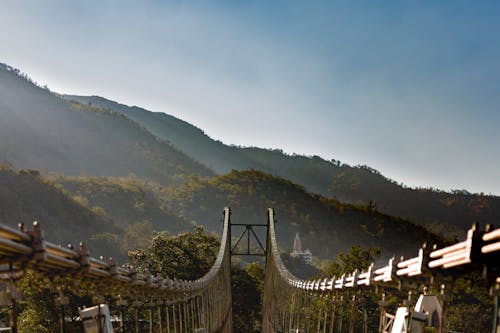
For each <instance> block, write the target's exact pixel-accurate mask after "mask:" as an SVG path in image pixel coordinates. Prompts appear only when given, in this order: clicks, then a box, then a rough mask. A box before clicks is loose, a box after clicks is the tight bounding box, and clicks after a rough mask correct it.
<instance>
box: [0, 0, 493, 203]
mask: <svg viewBox="0 0 500 333" xmlns="http://www.w3.org/2000/svg"><path fill="white" fill-rule="evenodd" d="M0 31H1V33H0V62H5V63H7V64H9V65H12V66H14V67H17V68H20V69H21V70H22V71H24V72H26V73H28V74H29V75H30V76H31V77H32V78H33V79H34V80H35V81H37V82H38V83H40V84H47V85H48V86H49V88H50V89H51V90H53V91H56V92H60V93H72V94H93V95H100V96H103V97H107V98H110V99H113V100H116V101H119V102H122V103H125V104H129V105H138V106H142V107H145V108H147V109H150V110H152V111H163V112H166V113H169V114H172V115H175V116H177V117H179V118H181V119H184V120H186V121H189V122H191V123H192V124H194V125H196V126H198V127H200V128H201V129H203V130H204V131H205V132H206V133H207V134H208V135H210V136H211V137H213V138H215V139H219V140H221V141H223V142H225V143H228V144H238V145H245V146H248V145H252V146H260V147H269V148H282V149H283V150H284V151H286V152H289V153H293V152H296V153H304V154H307V155H313V154H317V155H320V156H322V157H324V158H326V159H332V158H333V159H338V160H341V161H342V162H345V163H349V164H353V165H356V164H367V165H369V166H371V167H373V168H375V169H377V170H379V171H381V172H382V173H383V174H384V175H386V176H387V177H389V178H392V179H394V180H397V181H398V182H404V183H405V184H407V185H411V186H424V187H427V186H433V187H437V188H442V189H445V190H450V189H462V188H465V189H468V190H470V191H473V192H485V193H494V194H500V109H499V106H500V64H499V62H500V2H499V1H458V0H449V1H446V0H442V1H441V0H440V1H435V0H428V1H425V0H419V1H373V0H367V1H356V0H349V1H347V0H346V1H303V0H301V1H218V2H216V1H192V2H191V1H127V0H117V1H103V0H99V1H95V0H85V1H83V0H82V1H67V0H65V1H63V0H61V1H54V0H44V1H41V0H32V1H24V0H4V1H2V2H1V3H0Z"/></svg>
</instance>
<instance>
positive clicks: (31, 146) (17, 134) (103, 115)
mask: <svg viewBox="0 0 500 333" xmlns="http://www.w3.org/2000/svg"><path fill="white" fill-rule="evenodd" d="M0 101H1V102H2V107H1V108H0V118H1V119H2V121H0V162H4V161H8V162H9V163H11V165H12V166H13V167H15V168H30V169H37V170H42V171H43V173H46V172H56V173H59V174H65V175H94V176H127V175H129V174H135V175H137V177H140V178H147V179H153V180H155V181H157V182H159V183H162V184H179V183H182V182H183V181H184V180H185V179H186V178H187V177H188V176H189V175H191V174H198V175H201V176H211V175H213V173H212V171H210V170H209V169H208V168H207V167H205V166H203V165H201V164H199V163H197V162H195V161H194V160H193V159H191V158H189V157H188V156H186V155H185V154H184V153H182V152H181V151H179V150H177V149H175V148H174V147H173V146H172V145H170V144H169V143H167V142H165V141H162V140H159V139H158V138H156V137H155V136H153V135H152V134H151V133H150V132H148V131H147V130H146V129H144V128H141V127H140V126H139V125H138V124H137V123H135V122H134V121H132V120H130V119H128V118H126V117H124V116H123V115H120V114H118V113H117V112H114V111H111V110H104V109H98V108H94V107H92V106H89V105H83V104H79V103H75V102H68V101H66V100H64V99H62V98H60V96H59V95H56V94H54V93H52V92H50V91H48V90H45V89H42V88H40V87H38V86H36V85H35V84H33V83H32V82H31V81H29V80H27V79H26V78H24V77H21V76H19V75H18V73H16V72H15V71H7V70H1V69H0Z"/></svg>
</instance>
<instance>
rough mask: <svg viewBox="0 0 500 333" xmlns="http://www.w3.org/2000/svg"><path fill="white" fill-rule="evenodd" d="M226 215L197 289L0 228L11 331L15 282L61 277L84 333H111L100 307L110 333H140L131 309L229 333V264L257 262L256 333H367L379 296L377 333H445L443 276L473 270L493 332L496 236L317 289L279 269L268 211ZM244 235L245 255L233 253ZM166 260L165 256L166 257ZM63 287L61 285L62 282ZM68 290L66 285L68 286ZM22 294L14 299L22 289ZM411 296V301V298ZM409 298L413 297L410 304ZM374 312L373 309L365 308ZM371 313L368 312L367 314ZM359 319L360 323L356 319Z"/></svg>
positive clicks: (498, 278) (181, 332) (423, 253)
mask: <svg viewBox="0 0 500 333" xmlns="http://www.w3.org/2000/svg"><path fill="white" fill-rule="evenodd" d="M230 216H231V214H230V210H229V209H228V208H225V209H224V211H223V217H224V218H223V222H224V223H223V230H222V236H221V243H220V249H219V252H218V255H217V258H216V260H215V263H214V264H213V266H212V267H211V269H210V271H209V272H208V273H207V274H205V275H204V276H202V277H200V278H199V279H197V280H192V281H184V280H177V279H169V278H168V277H161V276H152V275H150V274H144V273H140V272H138V271H137V270H136V269H135V268H134V267H131V266H120V265H118V264H117V263H116V262H115V261H114V260H112V259H110V260H105V259H104V258H102V257H101V258H94V257H91V256H90V254H89V251H88V250H87V248H86V246H85V244H83V243H81V244H80V246H79V247H78V248H74V247H72V246H69V247H68V248H63V247H61V246H58V245H55V244H53V243H50V242H48V241H46V240H45V237H44V233H43V231H42V228H41V225H40V224H38V223H36V222H35V223H34V224H33V227H32V229H30V230H27V229H26V228H25V227H24V226H23V225H20V226H19V228H18V229H14V228H11V227H8V226H5V225H0V279H1V280H3V281H4V283H5V285H6V286H7V287H6V288H5V290H4V291H3V292H2V293H1V294H0V302H1V303H2V304H3V305H4V306H8V307H9V309H10V310H9V311H10V328H9V330H10V331H11V332H14V333H17V331H18V328H17V325H18V323H17V321H18V318H17V311H18V310H17V308H18V307H17V303H18V300H19V298H20V295H22V289H21V288H20V287H19V286H18V283H17V281H18V279H19V278H20V277H21V276H22V275H23V274H26V273H27V272H31V273H34V274H37V275H40V276H46V277H49V278H51V279H57V278H63V279H64V280H61V281H66V282H65V283H68V281H70V282H71V283H72V285H71V286H70V287H71V288H74V289H78V290H80V291H88V292H89V294H91V295H92V296H97V297H94V300H95V306H93V307H89V308H87V309H82V310H81V312H80V313H81V321H82V329H81V331H83V332H86V333H87V332H96V333H108V332H112V331H113V328H112V326H111V323H110V317H111V314H110V310H109V308H108V306H107V305H106V302H108V303H109V302H110V300H113V301H115V302H116V304H118V305H119V307H118V308H119V316H118V317H119V318H120V325H119V327H118V328H115V332H116V331H118V332H135V333H139V332H142V331H141V329H142V328H141V327H140V325H139V322H140V318H139V316H140V315H139V308H140V307H142V308H143V309H144V308H146V309H148V310H147V312H148V318H147V320H146V322H147V326H148V327H147V329H146V331H147V332H150V333H153V332H155V333H164V332H167V333H188V332H193V333H202V332H204V333H215V332H220V333H231V332H232V299H231V270H230V265H231V256H232V255H252V254H261V255H264V256H265V261H266V262H265V279H264V296H263V297H264V301H263V311H262V332H263V333H274V332H286V333H306V332H307V333H309V332H315V333H326V332H328V333H334V332H336V333H339V332H349V333H354V332H363V333H368V332H375V330H370V328H369V327H368V325H367V316H368V315H367V309H364V311H361V312H360V311H359V309H360V307H363V306H365V305H363V304H362V302H361V300H362V299H363V297H364V294H366V293H368V292H374V291H375V294H376V295H379V296H380V300H379V301H378V304H375V305H374V306H375V307H376V308H377V309H376V311H377V312H378V317H379V318H378V323H379V324H378V328H377V331H378V332H380V333H386V332H387V333H404V332H413V333H420V332H439V333H444V332H446V288H445V284H443V281H446V279H445V278H444V277H446V276H447V275H453V274H456V273H460V274H468V273H469V272H472V271H481V272H482V273H483V274H484V276H485V278H486V279H488V282H489V285H490V287H491V295H492V297H493V298H494V304H495V308H494V311H492V328H491V332H493V333H500V322H499V319H500V318H499V308H498V295H499V290H500V229H494V228H492V227H491V226H487V228H486V229H485V230H480V229H479V227H478V226H477V225H474V226H473V227H472V228H471V229H470V230H468V231H467V233H466V235H465V239H464V240H463V241H461V242H458V243H456V244H453V245H451V246H448V247H444V248H436V247H432V248H431V247H428V246H422V247H421V248H420V249H418V250H417V251H416V256H415V257H414V258H409V259H404V258H400V259H396V258H391V259H389V260H388V262H387V264H386V265H382V266H381V267H375V265H374V264H372V265H370V267H368V269H364V270H358V269H357V270H355V271H353V272H351V273H350V274H344V275H342V276H336V277H330V278H326V279H322V280H301V279H299V278H297V277H295V276H294V275H293V274H292V273H290V272H289V270H288V269H287V268H286V267H285V265H284V264H283V262H282V260H281V257H280V252H279V248H278V243H277V241H276V232H275V219H274V211H273V210H272V209H268V212H267V221H266V223H262V224H245V225H240V224H236V223H232V222H231V219H230ZM235 226H244V227H245V229H244V232H243V233H242V234H241V236H240V237H239V238H238V240H237V242H236V244H231V239H232V238H231V236H232V235H231V231H232V227H235ZM257 227H265V228H266V231H267V239H266V240H265V241H260V240H259V239H258V237H257V234H256V233H255V232H254V230H253V229H254V228H257ZM245 235H246V236H247V241H248V243H247V245H248V248H247V251H246V252H238V251H236V245H237V244H238V243H239V242H240V241H241V240H242V239H243V238H244V236H245ZM250 236H253V237H255V238H256V239H257V242H258V245H259V248H260V250H261V251H260V252H259V253H252V251H251V250H250ZM165 255H168V254H165ZM61 283H63V282H61ZM66 288H68V286H66ZM20 289H21V290H20ZM64 290H65V288H58V289H57V290H55V291H54V292H55V293H56V295H57V297H58V304H59V305H60V308H61V323H60V324H61V325H60V331H61V332H62V333H66V332H68V331H67V328H66V324H65V314H64V311H65V306H67V304H68V301H67V297H66V296H65V295H64ZM391 290H395V291H396V292H395V293H396V294H398V295H400V294H401V291H404V290H410V293H409V294H408V295H409V296H408V297H407V298H406V299H404V300H401V301H402V302H401V306H399V307H397V309H395V312H394V313H389V311H388V307H387V305H388V302H387V301H386V298H385V297H386V294H387V293H390V292H391ZM412 292H416V293H417V294H416V295H413V294H412ZM414 296H417V297H414ZM126 306H128V307H133V308H135V315H134V316H133V317H134V318H132V321H133V322H134V326H133V328H132V329H130V328H128V330H127V329H126V327H125V325H124V316H125V311H124V308H125V307H126ZM372 306H373V305H372ZM370 310H371V311H372V312H373V310H374V309H370ZM360 313H361V314H362V315H361V318H360Z"/></svg>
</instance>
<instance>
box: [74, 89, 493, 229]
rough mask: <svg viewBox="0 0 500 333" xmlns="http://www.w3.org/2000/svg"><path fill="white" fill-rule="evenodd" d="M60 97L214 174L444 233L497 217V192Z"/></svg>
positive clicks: (90, 99)
mask: <svg viewBox="0 0 500 333" xmlns="http://www.w3.org/2000/svg"><path fill="white" fill-rule="evenodd" d="M64 97H65V98H67V99H70V100H77V101H80V102H81V103H84V104H87V105H88V104H91V105H93V106H98V107H103V108H108V109H110V110H113V111H116V112H119V113H121V114H123V115H125V116H127V117H129V118H131V119H133V120H134V121H136V122H137V123H139V124H141V125H142V126H144V127H145V128H146V129H148V130H149V131H150V132H151V133H153V134H154V135H156V136H157V137H159V138H161V139H164V140H168V141H169V142H171V143H172V144H173V145H175V146H176V147H177V148H178V149H180V150H182V151H183V152H185V153H186V154H187V155H189V156H191V157H192V158H194V159H197V160H198V161H200V162H201V163H203V164H205V165H207V166H209V167H210V168H212V169H213V170H215V171H216V172H218V173H219V174H223V173H227V172H229V171H230V170H232V169H235V170H246V169H255V170H261V171H264V172H266V173H269V174H272V175H275V176H279V177H283V178H286V179H290V180H291V181H293V182H295V183H298V184H302V185H304V186H305V187H306V188H307V189H308V191H311V192H314V193H319V194H321V195H323V196H327V197H330V198H335V199H337V200H340V201H345V202H349V203H354V204H358V205H366V204H368V203H369V202H370V201H371V202H373V203H374V204H375V205H376V206H377V209H378V210H379V211H382V212H385V213H387V214H390V215H395V216H401V217H404V218H408V219H411V220H413V221H415V222H417V223H420V224H423V225H426V226H427V227H430V228H432V229H433V230H435V231H438V232H443V233H445V234H450V233H452V234H453V232H455V231H459V232H461V231H463V230H464V229H466V228H468V227H469V226H470V225H471V224H472V223H473V222H474V221H479V222H481V223H482V224H486V223H497V222H498V220H500V197H497V196H486V195H481V194H470V193H468V192H467V191H464V190H461V191H454V192H453V193H447V192H443V191H438V190H433V189H412V188H407V187H405V186H403V185H402V184H398V183H396V182H394V181H392V180H390V179H387V178H386V177H384V176H383V175H381V174H380V173H378V172H377V171H375V170H373V169H372V168H370V167H367V166H358V167H352V166H349V165H346V164H342V163H340V162H339V161H334V160H333V161H326V160H324V159H322V158H320V157H317V156H313V157H308V156H301V155H287V154H284V153H283V152H282V151H280V150H267V149H261V148H242V147H235V146H228V145H224V144H223V143H222V142H220V141H215V140H213V139H211V138H210V137H208V136H207V135H206V134H205V133H204V132H203V131H202V130H201V129H199V128H197V127H195V126H193V125H191V124H189V123H187V122H185V121H182V120H180V119H177V118H175V117H173V116H170V115H167V114H164V113H154V112H150V111H147V110H144V109H142V108H138V107H128V106H126V105H123V104H119V103H116V102H113V101H110V100H107V99H105V98H102V97H97V96H64ZM333 153H334V152H333Z"/></svg>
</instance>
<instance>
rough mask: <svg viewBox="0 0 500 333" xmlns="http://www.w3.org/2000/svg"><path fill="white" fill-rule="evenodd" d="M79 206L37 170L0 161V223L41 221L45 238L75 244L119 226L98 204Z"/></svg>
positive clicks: (115, 230) (14, 224)
mask: <svg viewBox="0 0 500 333" xmlns="http://www.w3.org/2000/svg"><path fill="white" fill-rule="evenodd" d="M93 208H94V209H92V208H91V207H85V206H82V205H81V204H80V203H79V202H78V201H77V200H74V199H72V198H71V197H69V196H67V195H66V194H65V192H64V191H63V190H62V189H61V188H59V187H56V186H54V185H53V184H52V183H50V182H48V181H47V180H45V179H43V178H41V177H40V176H39V173H38V171H36V170H13V169H11V168H9V167H7V166H5V165H1V164H0V223H2V224H6V225H8V226H11V227H14V228H17V225H18V223H24V224H25V225H26V227H27V228H29V229H31V228H32V225H31V223H32V222H33V221H38V222H40V223H41V226H42V230H44V233H45V237H46V239H47V240H49V241H52V242H56V243H59V244H62V245H66V244H67V243H68V242H72V243H73V244H74V245H75V246H76V245H77V244H78V243H79V242H80V241H82V240H83V241H88V240H89V239H90V238H92V236H94V235H95V234H99V233H106V232H108V233H116V232H118V231H119V228H118V227H117V226H116V225H114V224H113V222H112V220H111V219H109V218H108V217H107V216H105V215H103V214H102V213H101V212H102V211H101V210H100V209H99V208H97V206H95V207H93Z"/></svg>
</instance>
